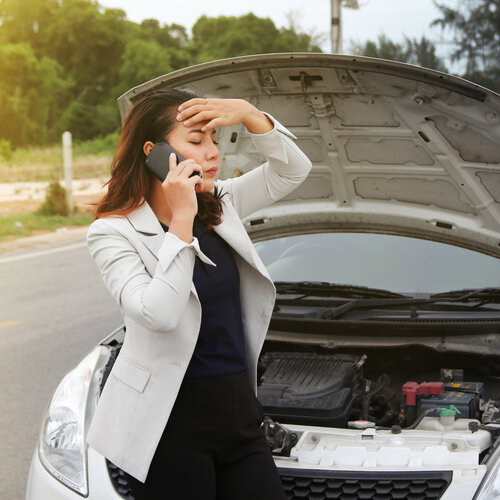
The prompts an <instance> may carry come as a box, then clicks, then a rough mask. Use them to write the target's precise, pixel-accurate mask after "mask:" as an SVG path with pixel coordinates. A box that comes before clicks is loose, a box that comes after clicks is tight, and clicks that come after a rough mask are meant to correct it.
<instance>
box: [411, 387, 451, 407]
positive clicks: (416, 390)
mask: <svg viewBox="0 0 500 500" xmlns="http://www.w3.org/2000/svg"><path fill="white" fill-rule="evenodd" d="M443 392H444V384H443V382H422V383H421V384H417V382H406V383H405V384H404V385H403V395H404V396H405V397H406V404H407V405H408V406H415V405H416V404H417V394H418V395H423V394H425V395H428V394H432V395H438V394H442V393H443Z"/></svg>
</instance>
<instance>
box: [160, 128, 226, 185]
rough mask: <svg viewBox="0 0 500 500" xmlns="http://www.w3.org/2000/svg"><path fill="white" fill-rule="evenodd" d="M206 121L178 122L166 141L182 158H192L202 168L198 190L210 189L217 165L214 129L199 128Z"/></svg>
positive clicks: (217, 157)
mask: <svg viewBox="0 0 500 500" xmlns="http://www.w3.org/2000/svg"><path fill="white" fill-rule="evenodd" d="M206 123H208V122H198V123H196V124H194V125H192V126H190V127H186V126H185V125H183V124H182V123H181V122H178V123H177V124H176V125H175V127H174V129H173V130H172V131H171V132H170V134H169V135H168V136H167V137H166V140H167V142H168V143H169V144H170V145H171V146H172V147H173V148H174V149H175V150H176V151H177V152H178V153H180V154H181V155H182V156H183V157H184V158H186V159H193V160H194V161H195V162H196V163H197V164H198V165H199V166H200V167H201V168H202V172H201V173H202V176H203V177H202V180H203V185H202V187H201V189H197V191H198V192H206V191H210V190H211V189H212V188H213V187H214V182H215V175H216V174H217V168H218V166H219V158H220V156H219V148H218V147H217V142H216V139H217V137H216V133H215V131H212V132H211V133H210V132H202V130H201V128H202V127H203V125H205V124H206Z"/></svg>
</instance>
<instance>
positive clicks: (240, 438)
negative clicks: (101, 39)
mask: <svg viewBox="0 0 500 500" xmlns="http://www.w3.org/2000/svg"><path fill="white" fill-rule="evenodd" d="M236 124H243V125H244V126H245V127H246V129H247V131H248V133H249V134H250V136H251V137H252V139H253V141H254V143H255V145H256V147H257V149H258V150H259V151H260V152H261V153H262V154H264V155H265V156H266V158H267V162H266V163H265V164H264V165H261V166H260V167H258V168H256V169H254V170H252V171H251V172H249V173H247V174H245V175H243V176H241V177H238V178H234V179H228V180H225V181H222V182H219V181H215V175H216V173H217V168H218V164H219V159H220V158H219V150H218V148H217V143H216V137H215V130H214V128H215V127H216V126H229V125H236ZM291 138H293V135H292V134H290V132H288V131H287V130H286V129H285V128H284V127H283V126H282V125H280V124H279V123H278V122H277V121H276V120H274V119H272V118H271V117H269V115H266V114H264V113H262V112H260V111H259V110H258V109H256V108H255V107H254V106H252V105H251V104H249V103H248V102H246V101H244V100H240V99H201V98H198V97H196V96H195V95H194V94H192V93H191V92H187V91H184V90H177V89H170V90H165V91H155V92H152V93H150V94H149V95H147V96H146V97H144V98H143V99H141V100H140V101H138V102H137V103H136V104H135V105H134V106H133V108H132V109H131V111H130V113H129V115H128V117H127V119H126V121H125V124H124V128H123V131H122V134H121V136H120V140H119V143H118V147H117V150H116V153H115V157H114V159H113V163H112V169H111V179H110V181H109V183H108V193H107V195H106V196H105V197H104V198H103V200H101V202H100V203H99V204H98V206H97V211H96V220H95V221H94V223H93V224H92V225H91V226H90V229H89V232H88V246H89V250H90V253H91V255H92V257H93V259H94V260H95V262H96V264H97V266H98V267H99V269H100V272H101V275H102V277H103V279H104V282H105V284H106V286H107V288H108V289H109V291H110V292H111V294H112V295H113V297H114V298H115V299H116V301H117V302H118V304H119V306H120V308H121V312H122V315H123V319H124V323H125V326H126V335H125V340H124V343H123V346H122V349H121V351H120V353H119V355H118V357H117V359H116V361H115V363H114V365H113V369H112V371H111V373H110V376H109V378H108V379H107V381H106V384H105V387H104V389H103V392H102V395H101V398H100V400H99V403H98V406H97V409H96V412H95V414H94V417H93V420H92V423H91V427H90V430H89V435H88V443H89V445H90V447H92V448H94V449H96V450H97V451H99V452H100V453H101V454H102V455H104V456H105V457H107V458H108V459H109V460H110V461H111V462H113V463H114V464H116V465H117V466H118V467H120V468H121V469H123V470H124V471H125V472H126V473H128V475H129V479H130V482H131V483H132V487H133V493H134V496H135V498H136V500H139V499H148V500H149V499H155V498H162V499H163V498H169V499H170V498H172V499H173V500H183V499H186V500H187V499H193V500H194V499H196V500H211V499H217V500H229V499H231V500H240V499H241V500H243V499H248V500H250V499H251V500H259V499H262V500H274V499H276V500H281V499H283V498H284V494H283V491H282V489H281V484H280V480H279V476H278V474H277V471H276V468H275V466H274V462H273V459H272V456H271V453H270V451H269V449H268V447H267V444H266V441H265V438H264V436H263V433H262V431H261V429H260V423H261V420H262V414H261V410H260V407H259V404H258V401H257V399H256V397H255V388H256V367H257V358H258V355H259V352H260V349H261V347H262V344H263V341H264V337H265V334H266V330H267V327H268V324H269V320H270V317H271V313H272V309H273V304H274V293H275V292H274V286H273V284H272V281H271V280H270V279H269V276H268V274H267V272H266V270H265V268H264V266H263V264H262V262H261V260H260V259H259V257H258V255H257V253H256V252H255V249H254V248H253V246H252V243H251V242H250V239H249V237H248V235H247V233H246V231H245V229H244V227H243V224H242V223H241V220H240V219H241V218H242V217H245V216H247V215H249V214H251V213H252V212H254V211H256V210H258V209H260V208H262V207H265V206H266V205H270V204H271V203H273V202H274V201H276V200H278V199H279V198H281V197H283V196H284V195H286V194H287V193H289V192H291V191H292V190H293V189H295V188H296V187H297V186H298V185H299V184H300V183H301V182H302V181H303V179H304V178H305V177H306V175H307V173H308V172H309V169H310V167H311V164H310V162H309V160H308V159H307V157H306V156H305V155H304V154H303V153H302V152H301V151H300V150H299V149H298V148H297V146H296V145H295V144H294V142H293V141H292V140H291ZM162 140H166V141H167V142H168V143H169V144H170V145H171V146H172V147H173V148H175V149H176V150H177V152H178V153H180V155H182V156H183V157H184V158H187V159H186V160H184V161H181V162H180V163H179V164H177V162H176V158H175V155H174V154H172V155H171V156H170V158H169V166H170V170H169V173H168V175H167V177H166V179H165V181H164V182H161V181H160V180H158V179H156V178H155V177H154V176H153V175H152V174H151V172H150V171H149V170H148V169H147V167H146V166H145V159H146V157H147V155H148V154H149V153H150V151H151V149H152V148H153V146H154V144H155V143H156V142H159V141H162ZM193 172H200V173H201V174H202V176H201V177H200V176H199V175H192V174H193Z"/></svg>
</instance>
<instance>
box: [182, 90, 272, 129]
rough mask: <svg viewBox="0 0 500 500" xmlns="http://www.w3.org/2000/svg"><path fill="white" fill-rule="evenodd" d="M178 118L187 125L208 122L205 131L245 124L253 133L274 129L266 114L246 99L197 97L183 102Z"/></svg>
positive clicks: (203, 127)
mask: <svg viewBox="0 0 500 500" xmlns="http://www.w3.org/2000/svg"><path fill="white" fill-rule="evenodd" d="M178 110H179V113H178V115H177V120H178V121H181V122H183V123H184V125H186V126H187V127H190V126H191V125H194V124H196V123H198V122H206V123H204V124H203V126H202V127H201V130H203V132H209V133H210V132H211V131H212V130H213V129H214V128H215V127H227V126H229V125H237V124H239V123H241V124H243V125H244V126H245V127H246V128H247V130H248V131H249V132H251V133H253V134H265V133H266V132H269V131H270V130H272V129H273V124H272V123H271V121H270V120H269V119H268V118H267V116H266V115H264V114H263V113H261V112H260V111H259V110H258V109H257V108H256V107H255V106H253V105H252V104H250V103H249V102H247V101H245V100H244V99H203V98H200V97H197V98H195V99H190V100H189V101H186V102H184V103H182V104H181V105H180V106H179V108H178Z"/></svg>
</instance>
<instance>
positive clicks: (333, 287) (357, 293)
mask: <svg viewBox="0 0 500 500" xmlns="http://www.w3.org/2000/svg"><path fill="white" fill-rule="evenodd" d="M274 285H275V286H276V291H277V292H278V293H280V294H297V295H302V297H300V298H304V297H310V296H314V295H316V296H321V297H332V296H334V297H341V298H353V299H354V298H367V297H371V298H405V299H406V300H407V299H408V298H407V297H406V296H405V295H401V294H400V293H396V292H391V291H390V290H381V289H378V288H370V287H367V286H356V285H343V284H337V283H328V282H326V281H275V282H274Z"/></svg>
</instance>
